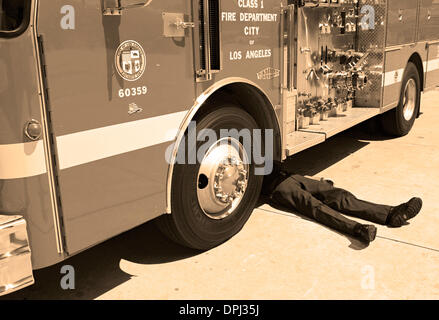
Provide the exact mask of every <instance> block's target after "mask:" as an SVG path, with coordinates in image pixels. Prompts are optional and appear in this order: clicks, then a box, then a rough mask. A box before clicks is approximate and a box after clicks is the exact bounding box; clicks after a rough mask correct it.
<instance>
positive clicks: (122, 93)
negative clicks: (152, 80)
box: [119, 86, 148, 98]
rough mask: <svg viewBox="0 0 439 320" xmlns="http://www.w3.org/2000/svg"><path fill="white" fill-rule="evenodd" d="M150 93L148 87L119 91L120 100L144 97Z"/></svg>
mask: <svg viewBox="0 0 439 320" xmlns="http://www.w3.org/2000/svg"><path fill="white" fill-rule="evenodd" d="M147 93H148V87H147V86H143V87H136V88H126V89H120V90H119V98H127V97H135V96H142V95H145V94H147Z"/></svg>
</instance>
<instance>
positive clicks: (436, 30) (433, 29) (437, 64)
mask: <svg viewBox="0 0 439 320" xmlns="http://www.w3.org/2000/svg"><path fill="white" fill-rule="evenodd" d="M438 38H439V2H437V1H433V0H421V8H420V14H419V40H420V41H428V43H427V46H428V62H427V63H424V68H425V70H426V79H425V89H426V90H428V89H430V88H433V87H435V86H437V85H438V84H439V50H438V49H439V43H438Z"/></svg>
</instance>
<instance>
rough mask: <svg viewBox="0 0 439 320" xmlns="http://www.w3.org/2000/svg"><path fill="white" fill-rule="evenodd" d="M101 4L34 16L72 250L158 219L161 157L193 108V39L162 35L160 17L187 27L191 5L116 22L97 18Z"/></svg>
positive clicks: (61, 2)
mask: <svg viewBox="0 0 439 320" xmlns="http://www.w3.org/2000/svg"><path fill="white" fill-rule="evenodd" d="M101 2H102V1H98V0H95V1H82V0H69V1H67V0H41V5H40V10H39V26H38V32H39V33H40V34H41V35H42V36H43V39H44V50H45V60H46V64H47V82H48V86H49V99H50V102H49V107H50V109H51V120H52V125H53V130H54V134H55V136H56V151H57V158H58V172H57V173H58V179H59V180H58V181H59V191H60V196H61V204H62V217H63V223H64V231H65V236H66V242H67V243H66V245H67V250H68V252H69V253H75V252H78V251H80V250H83V249H85V248H87V247H89V246H92V245H94V244H96V243H98V242H101V241H104V240H106V239H108V238H110V237H112V236H114V235H116V234H118V233H121V232H124V231H126V230H129V229H131V228H133V227H135V226H137V225H139V224H141V223H143V222H145V221H148V220H150V219H153V218H155V217H157V216H159V215H160V214H162V213H164V212H165V203H166V202H165V189H166V177H167V168H168V163H167V162H166V160H165V152H166V150H167V147H168V146H169V145H170V144H171V141H172V140H173V139H174V137H175V134H176V132H177V130H178V127H179V126H180V124H181V123H182V121H183V118H184V116H185V114H186V112H187V110H188V109H189V108H190V107H191V106H192V105H193V103H194V93H195V88H194V68H193V57H192V51H193V50H192V39H191V36H190V34H191V33H190V32H189V30H188V31H187V32H186V36H185V37H175V38H172V37H165V36H164V19H163V13H164V12H168V13H180V14H185V15H186V17H187V19H188V20H187V21H190V20H189V19H191V4H190V1H186V0H178V1H176V0H166V1H152V2H151V3H150V4H149V5H148V6H147V7H144V8H136V9H129V10H125V11H124V12H123V14H122V15H121V16H103V14H102V12H103V8H102V6H101ZM73 18H74V19H75V23H74V25H72V19H73ZM63 19H64V20H63ZM175 22H177V20H175ZM63 23H64V25H63ZM168 23H169V22H168ZM125 41H128V42H125ZM123 43H125V44H124V45H122V44H123ZM119 46H120V47H119ZM142 50H143V51H144V53H142ZM142 58H144V59H145V60H144V61H143V62H142ZM129 65H133V67H132V68H131V69H130V68H128V66H129ZM142 66H145V69H144V70H143V71H144V72H143V74H141V71H142ZM137 67H139V69H136V68H137ZM134 70H135V71H136V73H134ZM137 71H139V73H137ZM139 75H140V76H139ZM122 76H124V77H125V79H124V78H122ZM137 77H138V79H137ZM133 78H135V79H133Z"/></svg>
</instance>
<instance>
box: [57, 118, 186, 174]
mask: <svg viewBox="0 0 439 320" xmlns="http://www.w3.org/2000/svg"><path fill="white" fill-rule="evenodd" d="M186 114H187V111H183V112H177V113H171V114H167V115H163V116H158V117H154V118H148V119H143V120H138V121H133V122H126V123H121V124H117V125H113V126H108V127H104V128H98V129H92V130H87V131H82V132H78V133H73V134H69V135H65V136H60V137H57V138H56V143H57V148H58V158H59V166H60V169H61V170H63V169H68V168H72V167H75V166H79V165H82V164H86V163H90V162H93V161H97V160H102V159H105V158H110V157H113V156H116V155H120V154H124V153H128V152H131V151H135V150H140V149H144V148H148V147H151V146H154V145H158V144H162V143H165V142H170V141H173V140H174V139H175V137H176V135H177V133H178V130H179V128H180V125H181V123H182V121H183V119H184V118H185V116H186ZM163 157H164V156H163ZM163 159H164V158H163Z"/></svg>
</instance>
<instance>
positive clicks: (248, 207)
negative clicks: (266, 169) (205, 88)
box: [156, 104, 263, 250]
mask: <svg viewBox="0 0 439 320" xmlns="http://www.w3.org/2000/svg"><path fill="white" fill-rule="evenodd" d="M204 128H210V129H213V130H215V131H216V132H217V134H218V137H219V130H220V129H233V128H234V129H238V131H240V130H241V129H250V130H253V129H258V125H257V123H256V121H255V120H254V119H253V118H252V117H251V116H250V115H249V114H248V113H247V112H245V111H244V110H242V109H240V108H239V107H237V106H234V105H233V104H224V105H222V106H220V107H216V108H215V110H214V111H212V112H210V113H208V114H206V115H204V116H203V117H202V118H201V119H200V120H199V121H197V132H199V131H200V130H202V129H204ZM186 135H187V133H186ZM203 143H204V142H197V145H196V148H197V150H198V148H199V147H200V146H201V145H202V144H203ZM197 162H198V161H197ZM199 167H200V164H199V163H197V164H190V165H182V164H175V167H174V173H173V177H172V191H171V199H172V208H171V209H172V214H170V215H164V216H161V217H159V218H158V219H156V223H157V226H158V227H159V229H160V230H161V231H162V232H163V233H164V234H165V235H166V236H168V237H169V238H170V239H171V240H173V241H174V242H177V243H179V244H181V245H184V246H186V247H190V248H194V249H198V250H208V249H211V248H213V247H216V246H218V245H220V244H221V243H223V242H225V241H227V240H228V239H230V238H231V237H233V236H234V235H236V234H237V233H238V232H239V231H240V230H241V229H242V228H243V226H244V225H245V223H246V222H247V220H248V219H249V218H250V215H251V213H252V211H253V210H254V207H255V205H256V202H257V200H258V198H259V195H260V192H261V187H262V181H263V176H256V175H255V174H254V173H255V166H254V161H251V166H250V173H249V181H248V187H247V190H246V193H245V195H244V197H243V199H242V200H241V203H240V204H239V205H238V207H237V208H236V209H235V212H234V213H233V214H232V215H230V216H228V217H226V218H224V219H222V220H215V219H212V218H210V217H208V216H207V215H206V214H205V213H204V212H203V211H202V209H201V208H200V205H199V203H198V197H197V182H198V177H197V175H198V170H199Z"/></svg>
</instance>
